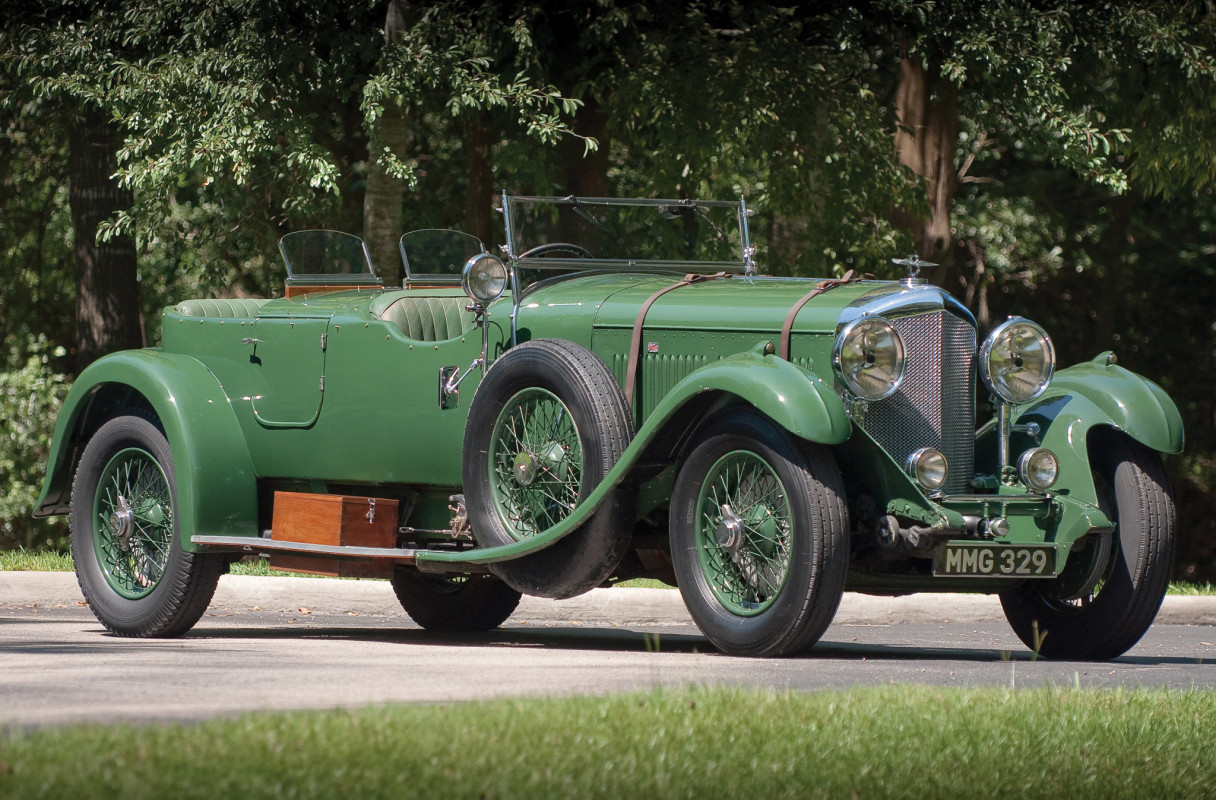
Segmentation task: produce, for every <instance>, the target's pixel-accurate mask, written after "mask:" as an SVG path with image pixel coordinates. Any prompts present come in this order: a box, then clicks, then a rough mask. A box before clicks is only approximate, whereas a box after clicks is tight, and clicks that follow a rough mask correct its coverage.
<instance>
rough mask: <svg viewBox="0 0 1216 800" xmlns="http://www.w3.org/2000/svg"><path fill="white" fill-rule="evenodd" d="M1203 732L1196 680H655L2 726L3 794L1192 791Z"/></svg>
mask: <svg viewBox="0 0 1216 800" xmlns="http://www.w3.org/2000/svg"><path fill="white" fill-rule="evenodd" d="M404 666H405V665H403V667H404ZM487 678H488V679H489V678H490V676H487ZM1214 741H1216V694H1213V693H1210V692H1200V691H1190V692H1167V691H1145V690H1136V691H1117V690H1116V691H1111V690H1063V689H1035V690H1029V691H1026V690H1023V691H1010V690H992V689H974V690H958V689H936V688H920V687H894V686H892V687H881V688H876V689H856V690H851V691H847V692H824V693H817V694H790V693H779V692H773V691H769V690H744V689H712V690H710V689H689V690H662V691H654V692H650V693H644V694H629V695H619V696H612V697H604V698H573V699H550V700H502V701H491V702H477V703H467V704H456V705H439V706H398V707H387V708H368V709H362V710H358V711H330V712H298V713H273V714H264V713H258V714H250V715H247V716H244V717H241V718H239V719H235V720H216V721H211V722H207V723H204V724H200V725H190V726H183V725H173V726H147V727H129V726H98V725H89V726H75V727H70V728H65V729H48V730H43V731H38V732H34V733H29V734H10V735H9V737H8V738H7V739H5V738H0V797H4V798H7V799H8V800H18V799H19V798H32V797H54V798H64V797H68V798H73V800H81V799H82V798H91V797H121V798H124V800H139V798H163V797H175V798H176V797H207V798H211V797H240V798H242V799H243V800H244V799H245V798H263V797H267V798H269V797H299V798H314V797H316V798H323V797H344V798H355V797H359V798H363V797H384V798H389V797H391V798H405V797H485V798H546V797H555V798H556V797H563V798H564V797H571V798H573V797H578V798H584V797H591V798H594V797H604V798H608V797H611V798H621V797H639V798H640V797H690V798H693V797H695V798H731V797H747V798H757V799H758V800H760V799H763V800H767V799H768V798H777V797H842V798H849V797H861V798H874V797H879V798H882V797H899V798H906V797H934V798H939V797H959V798H963V797H966V798H974V797H984V796H989V797H1000V796H1009V797H1024V798H1036V797H1044V798H1046V797H1051V798H1058V797H1068V798H1074V799H1075V798H1118V797H1178V798H1188V797H1195V798H1201V797H1202V798H1208V797H1211V796H1212V791H1213V785H1216V784H1214V783H1213V781H1214V780H1216V748H1214V747H1213V744H1212V743H1213V742H1214Z"/></svg>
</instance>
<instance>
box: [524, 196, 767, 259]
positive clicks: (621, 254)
mask: <svg viewBox="0 0 1216 800" xmlns="http://www.w3.org/2000/svg"><path fill="white" fill-rule="evenodd" d="M505 204H506V207H507V217H508V220H507V222H508V225H509V226H510V228H509V235H510V245H511V254H512V255H513V256H515V257H517V258H521V259H525V260H527V261H531V260H532V259H536V260H537V264H536V266H538V267H542V268H543V264H542V263H541V262H540V259H544V260H545V262H549V261H559V262H561V263H562V264H564V265H566V266H573V265H574V264H576V263H578V262H583V263H584V264H585V265H586V266H587V267H589V268H590V267H599V266H641V267H665V266H671V267H673V268H677V269H685V268H695V267H698V266H704V267H708V268H719V269H731V268H732V267H733V268H734V270H740V269H742V267H743V265H744V256H743V248H744V247H745V246H746V236H747V234H746V230H745V228H744V226H743V225H742V224H741V222H742V220H743V219H744V214H745V211H744V209H743V206H742V204H741V203H735V202H720V201H715V202H706V201H691V200H649V199H647V200H624V199H616V198H577V197H565V198H554V197H507V198H505ZM562 245H566V247H562ZM587 262H594V263H587Z"/></svg>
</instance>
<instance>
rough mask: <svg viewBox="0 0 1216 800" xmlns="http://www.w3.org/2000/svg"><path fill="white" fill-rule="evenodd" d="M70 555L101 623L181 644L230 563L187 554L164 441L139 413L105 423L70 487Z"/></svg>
mask: <svg viewBox="0 0 1216 800" xmlns="http://www.w3.org/2000/svg"><path fill="white" fill-rule="evenodd" d="M69 519H70V522H71V539H72V555H73V558H74V560H75V563H76V577H77V580H78V581H79V583H80V590H81V592H82V593H83V594H84V597H85V600H86V601H87V602H88V604H89V607H90V608H91V609H92V611H93V613H94V614H95V615H96V616H97V619H98V620H99V621H100V622H101V623H102V624H103V625H105V626H106V628H108V629H109V630H111V631H113V632H114V633H117V634H120V635H122V636H143V637H152V636H177V635H179V634H181V633H184V632H185V631H187V630H189V629H190V628H191V627H192V626H193V625H194V623H195V622H197V621H198V619H199V617H201V616H202V615H203V612H204V611H206V609H207V605H208V604H209V603H210V602H211V597H212V595H213V594H214V593H215V587H216V584H217V583H218V581H219V577H220V575H221V574H222V573H223V572H224V569H225V567H226V561H225V559H224V557H223V556H217V555H203V554H198V553H187V552H185V551H184V550H183V549H182V546H181V537H180V535H179V530H178V521H177V483H176V480H175V476H174V468H173V455H172V453H171V452H170V450H169V443H168V442H167V441H166V440H165V435H164V434H163V433H162V432H161V431H160V429H159V428H158V427H157V426H156V425H155V424H154V423H153V422H151V421H150V420H148V419H146V418H144V417H143V416H140V415H134V414H132V415H127V416H121V417H117V418H115V419H112V420H110V421H109V422H107V423H106V424H104V425H102V426H101V428H99V429H98V431H97V433H95V434H94V435H93V438H92V439H90V440H89V443H88V445H87V446H86V447H85V449H84V453H83V454H82V455H81V458H80V465H79V467H78V468H77V471H76V479H75V483H74V484H73V487H72V505H71V515H70V518H69Z"/></svg>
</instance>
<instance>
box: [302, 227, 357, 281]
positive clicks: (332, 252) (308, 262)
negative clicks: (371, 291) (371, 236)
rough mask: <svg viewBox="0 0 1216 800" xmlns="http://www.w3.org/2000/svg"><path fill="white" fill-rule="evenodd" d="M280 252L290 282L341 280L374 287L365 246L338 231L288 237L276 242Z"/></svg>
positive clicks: (307, 232)
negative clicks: (338, 278) (339, 277)
mask: <svg viewBox="0 0 1216 800" xmlns="http://www.w3.org/2000/svg"><path fill="white" fill-rule="evenodd" d="M279 251H280V252H281V253H282V254H283V260H284V261H285V262H286V263H287V275H288V277H289V278H291V279H293V280H302V281H307V280H309V279H315V280H324V279H326V278H332V277H334V276H342V279H343V281H344V282H350V283H364V282H367V283H375V282H376V281H377V280H378V279H377V278H376V271H375V269H373V267H372V259H371V256H370V255H369V254H368V252H367V246H366V245H365V244H364V243H363V240H362V239H360V238H359V237H358V236H354V235H352V234H349V233H342V232H341V231H326V230H311V231H296V232H295V233H289V234H287V235H286V236H284V237H283V238H282V239H280V240H279Z"/></svg>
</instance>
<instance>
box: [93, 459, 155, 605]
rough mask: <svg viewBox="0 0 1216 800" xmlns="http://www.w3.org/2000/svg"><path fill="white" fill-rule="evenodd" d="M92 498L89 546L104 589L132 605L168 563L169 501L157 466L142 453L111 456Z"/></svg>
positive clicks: (143, 594)
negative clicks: (93, 548)
mask: <svg viewBox="0 0 1216 800" xmlns="http://www.w3.org/2000/svg"><path fill="white" fill-rule="evenodd" d="M101 475H102V477H101V480H100V481H99V482H98V489H97V492H96V493H95V495H94V503H93V509H94V513H93V542H94V547H95V549H96V552H97V556H98V561H99V563H100V566H101V568H102V572H103V573H104V575H105V578H106V580H107V581H108V582H109V584H110V586H111V587H112V588H113V589H114V590H115V591H117V592H118V593H119V594H120V595H121V596H123V597H126V598H128V599H132V600H137V599H139V598H141V597H145V596H147V595H148V594H150V593H151V592H152V591H153V590H154V589H155V588H156V586H157V584H158V583H159V582H160V579H161V578H162V577H163V575H164V573H165V569H166V566H167V565H168V563H169V558H170V548H171V546H172V539H173V514H172V508H173V498H172V495H171V493H170V490H169V482H168V479H167V478H166V477H165V473H164V471H163V470H162V469H161V466H160V465H159V464H158V463H157V462H156V459H155V458H154V457H153V456H152V455H151V454H150V453H148V452H147V451H145V450H142V449H140V448H128V449H125V450H121V451H119V452H118V453H116V454H115V455H114V456H113V457H112V458H111V459H110V460H109V462H108V463H107V464H106V465H105V467H104V468H103V469H102V471H101Z"/></svg>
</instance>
